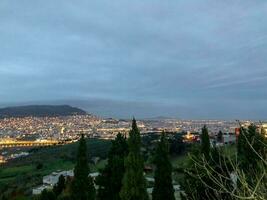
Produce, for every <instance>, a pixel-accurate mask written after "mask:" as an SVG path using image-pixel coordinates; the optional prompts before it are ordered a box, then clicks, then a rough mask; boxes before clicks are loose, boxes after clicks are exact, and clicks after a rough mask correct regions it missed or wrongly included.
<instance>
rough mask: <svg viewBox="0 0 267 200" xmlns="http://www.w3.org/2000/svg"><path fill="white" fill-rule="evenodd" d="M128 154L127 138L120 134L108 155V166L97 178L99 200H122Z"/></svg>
mask: <svg viewBox="0 0 267 200" xmlns="http://www.w3.org/2000/svg"><path fill="white" fill-rule="evenodd" d="M127 154H128V145H127V142H126V138H125V137H124V136H123V135H122V134H120V133H119V134H118V135H117V137H116V139H115V140H114V141H112V146H111V149H110V151H109V155H108V164H107V165H106V167H105V168H104V169H103V170H102V171H101V175H100V176H98V177H97V180H96V184H97V185H98V186H99V189H98V194H97V200H107V199H109V200H120V199H121V198H120V195H119V193H120V191H121V187H122V179H123V176H124V172H125V168H124V159H125V157H126V156H127Z"/></svg>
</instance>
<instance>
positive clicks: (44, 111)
mask: <svg viewBox="0 0 267 200" xmlns="http://www.w3.org/2000/svg"><path fill="white" fill-rule="evenodd" d="M85 114H86V112H85V111H83V110H81V109H79V108H75V107H71V106H68V105H55V106H52V105H30V106H17V107H7V108H2V109H0V118H10V117H29V116H33V117H55V116H68V115H85Z"/></svg>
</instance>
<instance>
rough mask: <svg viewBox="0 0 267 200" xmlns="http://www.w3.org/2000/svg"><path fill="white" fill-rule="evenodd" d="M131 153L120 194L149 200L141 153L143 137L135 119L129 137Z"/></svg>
mask: <svg viewBox="0 0 267 200" xmlns="http://www.w3.org/2000/svg"><path fill="white" fill-rule="evenodd" d="M128 146H129V154H128V156H127V158H126V160H125V175H124V178H123V185H122V190H121V192H120V196H121V199H122V200H148V194H147V191H146V180H145V177H144V175H143V170H144V161H143V158H142V155H141V151H140V149H141V137H140V132H139V130H138V127H137V124H136V121H135V119H133V123H132V130H131V131H130V133H129V139H128Z"/></svg>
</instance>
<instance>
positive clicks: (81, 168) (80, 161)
mask: <svg viewBox="0 0 267 200" xmlns="http://www.w3.org/2000/svg"><path fill="white" fill-rule="evenodd" d="M89 172H90V169H89V165H88V159H87V146H86V141H85V139H84V135H82V137H81V139H80V142H79V148H78V154H77V163H76V166H75V169H74V179H73V182H72V184H71V197H72V199H73V200H94V199H95V188H94V183H93V179H92V178H91V177H90V176H89Z"/></svg>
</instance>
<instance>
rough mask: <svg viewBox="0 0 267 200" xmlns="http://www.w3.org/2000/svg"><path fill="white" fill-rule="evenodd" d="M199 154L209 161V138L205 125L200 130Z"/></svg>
mask: <svg viewBox="0 0 267 200" xmlns="http://www.w3.org/2000/svg"><path fill="white" fill-rule="evenodd" d="M201 153H202V154H203V155H204V157H205V159H206V160H209V157H210V137H209V132H208V128H207V126H206V125H205V126H204V127H203V128H202V134H201Z"/></svg>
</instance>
